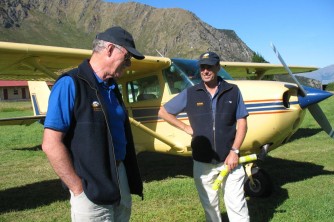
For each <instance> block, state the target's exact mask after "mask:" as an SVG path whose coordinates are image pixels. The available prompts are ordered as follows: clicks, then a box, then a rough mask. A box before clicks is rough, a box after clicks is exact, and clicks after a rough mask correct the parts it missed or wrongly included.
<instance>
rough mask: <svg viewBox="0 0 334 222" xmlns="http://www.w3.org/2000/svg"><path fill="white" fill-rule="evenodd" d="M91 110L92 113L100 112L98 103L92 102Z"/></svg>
mask: <svg viewBox="0 0 334 222" xmlns="http://www.w3.org/2000/svg"><path fill="white" fill-rule="evenodd" d="M92 108H93V110H94V111H101V110H102V109H101V104H100V103H99V102H98V101H93V102H92Z"/></svg>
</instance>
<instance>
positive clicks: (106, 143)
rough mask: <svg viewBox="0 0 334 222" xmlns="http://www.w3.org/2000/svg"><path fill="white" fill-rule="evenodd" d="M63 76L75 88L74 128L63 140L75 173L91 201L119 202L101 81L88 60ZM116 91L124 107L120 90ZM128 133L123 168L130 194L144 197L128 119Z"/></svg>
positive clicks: (126, 128) (72, 124) (100, 202)
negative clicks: (73, 84)
mask: <svg viewBox="0 0 334 222" xmlns="http://www.w3.org/2000/svg"><path fill="white" fill-rule="evenodd" d="M64 75H68V76H71V77H72V79H73V80H74V83H75V88H76V97H75V103H74V112H73V116H72V122H71V127H70V129H69V131H68V132H67V133H66V136H65V139H64V142H65V144H66V146H67V148H68V149H69V151H70V153H71V156H72V160H73V164H74V168H75V171H76V173H77V174H78V175H79V177H80V178H81V179H82V184H83V189H84V192H85V194H86V196H87V197H88V198H89V199H90V200H91V201H92V202H94V203H96V204H114V203H118V202H119V201H120V198H121V196H120V190H119V183H118V171H117V166H116V161H115V156H114V147H113V143H112V137H111V134H110V130H109V128H108V127H109V126H108V124H107V121H106V120H107V118H108V116H107V115H106V107H105V105H104V104H103V99H102V94H100V92H99V91H98V85H97V84H98V82H97V80H96V78H95V76H94V73H93V70H92V68H91V66H90V65H89V63H88V61H87V60H86V61H84V62H83V63H82V64H81V65H80V66H79V67H78V68H77V69H73V70H71V71H70V72H68V73H66V74H64ZM64 75H63V76H64ZM61 77H62V76H61ZM61 77H60V78H61ZM114 92H115V95H116V96H117V99H118V100H119V102H120V104H122V106H123V107H124V104H123V101H122V98H121V94H120V92H119V90H118V87H116V88H115V89H114ZM125 131H126V138H127V147H126V157H125V160H124V165H125V168H126V172H127V176H128V182H129V187H130V192H131V193H132V194H137V195H140V196H142V195H143V194H142V193H143V183H142V180H141V177H140V173H139V168H138V165H137V159H136V153H135V148H134V143H133V138H132V133H131V128H130V123H129V121H128V118H126V121H125Z"/></svg>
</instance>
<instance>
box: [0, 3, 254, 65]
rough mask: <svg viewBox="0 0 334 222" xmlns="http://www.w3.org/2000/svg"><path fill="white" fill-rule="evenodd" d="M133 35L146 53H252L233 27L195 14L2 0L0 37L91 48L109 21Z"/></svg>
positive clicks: (247, 57)
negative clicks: (216, 25) (222, 26)
mask: <svg viewBox="0 0 334 222" xmlns="http://www.w3.org/2000/svg"><path fill="white" fill-rule="evenodd" d="M116 25H118V26H121V27H123V28H125V29H126V30H128V31H129V32H130V33H132V34H133V36H134V39H135V42H136V47H137V48H138V49H139V50H140V51H141V52H143V53H144V54H146V55H158V53H157V51H159V52H160V53H161V54H163V55H165V56H167V57H185V58H197V57H198V56H199V54H201V53H202V52H204V51H208V50H211V51H215V52H217V53H218V54H219V55H220V56H221V59H222V60H223V61H245V62H246V61H247V62H249V61H251V59H252V56H253V55H254V52H253V51H252V50H251V49H250V48H249V47H248V46H247V45H246V44H245V43H244V42H243V41H242V40H241V39H240V38H239V37H238V36H237V34H236V33H235V32H234V31H233V30H225V29H216V28H214V27H212V26H210V25H209V24H207V23H205V22H203V21H201V20H200V19H199V18H198V17H197V16H196V15H195V14H193V13H191V12H189V11H186V10H183V9H179V8H172V9H160V8H154V7H151V6H148V5H145V4H140V3H136V2H128V3H121V4H120V3H111V2H103V1H102V0H1V5H0V41H11V42H22V43H31V44H42V45H53V46H64V47H73V48H85V49H90V48H91V43H92V40H93V39H94V37H95V35H96V34H97V33H99V32H101V31H104V30H105V29H107V28H109V27H111V26H116Z"/></svg>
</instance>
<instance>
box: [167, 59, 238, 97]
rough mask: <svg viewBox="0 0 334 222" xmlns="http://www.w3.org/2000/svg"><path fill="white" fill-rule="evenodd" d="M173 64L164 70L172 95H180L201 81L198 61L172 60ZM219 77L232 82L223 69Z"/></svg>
mask: <svg viewBox="0 0 334 222" xmlns="http://www.w3.org/2000/svg"><path fill="white" fill-rule="evenodd" d="M172 62H173V63H172V65H171V66H170V67H169V68H167V69H165V70H164V76H165V80H166V81H167V83H168V86H169V89H170V92H171V94H175V93H178V92H180V91H182V90H183V89H185V88H187V87H189V86H192V85H195V84H197V83H199V82H200V81H201V75H200V72H199V66H198V64H197V60H190V59H172ZM218 75H219V76H220V77H222V78H223V79H225V80H232V77H231V76H230V75H229V74H228V73H227V72H226V71H225V70H224V69H223V68H221V69H220V71H219V73H218Z"/></svg>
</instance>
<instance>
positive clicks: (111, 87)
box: [94, 72, 115, 90]
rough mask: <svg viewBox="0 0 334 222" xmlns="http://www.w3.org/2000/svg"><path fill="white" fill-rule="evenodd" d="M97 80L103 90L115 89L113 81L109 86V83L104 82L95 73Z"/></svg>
mask: <svg viewBox="0 0 334 222" xmlns="http://www.w3.org/2000/svg"><path fill="white" fill-rule="evenodd" d="M94 75H95V78H96V80H97V82H98V83H99V85H100V86H102V88H103V89H107V90H111V89H115V83H114V82H113V81H110V82H111V84H109V83H108V82H107V81H103V80H102V79H101V78H100V77H99V76H98V75H97V74H96V73H95V72H94Z"/></svg>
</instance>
